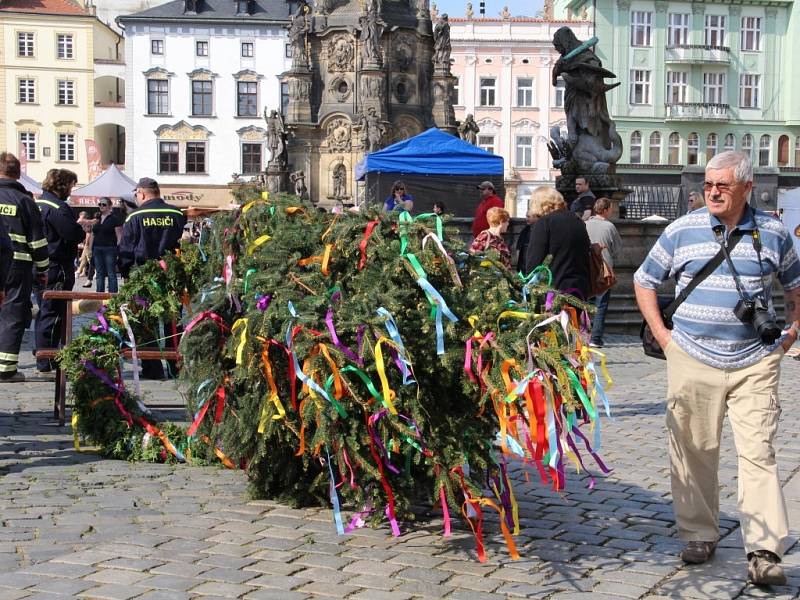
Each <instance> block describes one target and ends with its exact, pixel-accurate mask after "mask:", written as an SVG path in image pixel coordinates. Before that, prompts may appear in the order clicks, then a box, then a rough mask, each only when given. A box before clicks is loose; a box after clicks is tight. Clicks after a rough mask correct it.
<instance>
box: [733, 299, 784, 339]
mask: <svg viewBox="0 0 800 600" xmlns="http://www.w3.org/2000/svg"><path fill="white" fill-rule="evenodd" d="M733 314H735V315H736V318H737V319H739V320H740V321H741V322H742V323H750V324H752V325H753V327H754V328H755V330H756V333H758V335H759V337H760V338H761V341H762V342H764V343H765V344H772V343H773V342H774V341H775V340H777V339H778V338H779V337H781V328H780V327H778V324H777V323H776V322H775V319H773V318H772V315H771V314H770V312H769V310H767V307H766V306H764V302H763V301H762V300H761V299H760V298H756V299H755V300H745V299H744V298H740V299H739V302H737V303H736V307H735V308H734V309H733Z"/></svg>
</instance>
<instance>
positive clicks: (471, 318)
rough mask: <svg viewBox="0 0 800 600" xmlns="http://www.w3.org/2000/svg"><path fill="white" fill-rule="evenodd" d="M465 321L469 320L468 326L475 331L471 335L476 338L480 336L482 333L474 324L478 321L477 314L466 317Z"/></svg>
mask: <svg viewBox="0 0 800 600" xmlns="http://www.w3.org/2000/svg"><path fill="white" fill-rule="evenodd" d="M467 321H469V324H470V327H472V328H473V329H474V330H475V333H473V334H472V337H474V338H478V339H480V338H482V337H483V334H482V333H481V332H480V331H479V330H478V327H477V325H476V323H477V322H478V316H477V315H472V316H469V317H467Z"/></svg>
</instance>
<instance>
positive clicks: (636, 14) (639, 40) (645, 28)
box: [631, 10, 653, 46]
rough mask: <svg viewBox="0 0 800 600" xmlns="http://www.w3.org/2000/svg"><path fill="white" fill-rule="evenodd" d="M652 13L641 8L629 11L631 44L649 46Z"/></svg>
mask: <svg viewBox="0 0 800 600" xmlns="http://www.w3.org/2000/svg"><path fill="white" fill-rule="evenodd" d="M652 25H653V13H651V12H646V11H643V10H634V11H631V46H649V45H650V31H651V28H652Z"/></svg>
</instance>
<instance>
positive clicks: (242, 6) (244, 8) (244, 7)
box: [235, 0, 250, 15]
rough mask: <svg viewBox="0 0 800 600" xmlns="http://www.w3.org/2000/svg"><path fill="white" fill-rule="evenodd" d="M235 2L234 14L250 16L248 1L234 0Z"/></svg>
mask: <svg viewBox="0 0 800 600" xmlns="http://www.w3.org/2000/svg"><path fill="white" fill-rule="evenodd" d="M235 1H236V14H237V15H249V14H250V0H235Z"/></svg>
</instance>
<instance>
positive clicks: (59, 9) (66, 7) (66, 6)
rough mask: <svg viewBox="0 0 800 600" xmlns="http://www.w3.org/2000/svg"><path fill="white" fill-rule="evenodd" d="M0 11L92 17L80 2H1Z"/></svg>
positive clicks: (30, 0) (23, 0) (69, 0)
mask: <svg viewBox="0 0 800 600" xmlns="http://www.w3.org/2000/svg"><path fill="white" fill-rule="evenodd" d="M0 11H7V12H26V13H42V14H49V15H87V16H88V15H91V14H92V13H91V12H90V11H89V10H87V9H86V8H84V7H83V5H82V4H81V2H79V1H78V0H0Z"/></svg>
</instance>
